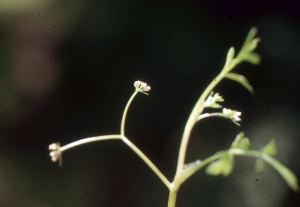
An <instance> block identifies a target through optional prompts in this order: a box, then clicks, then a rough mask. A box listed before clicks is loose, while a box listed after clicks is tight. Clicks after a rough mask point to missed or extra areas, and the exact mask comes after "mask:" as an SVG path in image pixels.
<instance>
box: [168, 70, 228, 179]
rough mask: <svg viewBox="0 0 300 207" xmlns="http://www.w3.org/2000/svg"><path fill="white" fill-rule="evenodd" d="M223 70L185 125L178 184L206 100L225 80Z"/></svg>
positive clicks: (207, 89) (202, 96)
mask: <svg viewBox="0 0 300 207" xmlns="http://www.w3.org/2000/svg"><path fill="white" fill-rule="evenodd" d="M224 71H225V70H224V69H223V70H222V72H221V73H220V74H219V75H218V76H217V77H216V78H215V79H214V80H213V81H212V82H211V83H210V84H209V85H208V86H207V88H206V89H205V91H204V92H203V93H202V95H201V96H200V98H199V100H198V101H197V103H196V105H195V106H194V108H193V111H192V113H191V115H190V116H189V119H188V121H187V123H186V125H185V128H184V132H183V135H182V140H181V144H180V149H179V155H178V161H177V169H176V174H175V178H174V181H175V182H176V179H177V178H178V176H179V174H180V172H181V171H182V170H183V166H184V162H185V156H186V150H187V145H188V142H189V138H190V135H191V131H192V129H193V127H194V125H195V123H196V122H197V118H198V116H199V115H200V114H201V113H202V111H203V109H204V106H203V103H204V101H205V99H206V97H207V96H208V95H209V93H210V92H211V91H212V90H213V89H214V87H215V86H216V85H217V84H218V83H219V82H220V81H221V80H222V79H223V78H224V76H225V75H226V72H224Z"/></svg>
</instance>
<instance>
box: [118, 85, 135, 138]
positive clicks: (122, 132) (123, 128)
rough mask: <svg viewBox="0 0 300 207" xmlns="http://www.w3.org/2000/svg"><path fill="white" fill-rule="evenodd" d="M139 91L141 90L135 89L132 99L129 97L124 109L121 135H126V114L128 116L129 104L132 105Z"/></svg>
mask: <svg viewBox="0 0 300 207" xmlns="http://www.w3.org/2000/svg"><path fill="white" fill-rule="evenodd" d="M138 92H139V91H138V90H135V91H134V93H133V94H132V96H131V97H130V99H129V101H128V102H127V104H126V107H125V109H124V112H123V116H122V121H121V135H122V136H125V121H126V116H127V112H128V109H129V106H130V104H131V102H132V100H133V99H134V97H135V96H136V94H137V93H138Z"/></svg>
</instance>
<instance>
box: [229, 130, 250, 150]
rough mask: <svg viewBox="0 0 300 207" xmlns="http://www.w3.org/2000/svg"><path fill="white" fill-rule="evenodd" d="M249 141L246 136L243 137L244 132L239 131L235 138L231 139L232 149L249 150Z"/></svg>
mask: <svg viewBox="0 0 300 207" xmlns="http://www.w3.org/2000/svg"><path fill="white" fill-rule="evenodd" d="M249 146H250V141H249V139H248V138H247V137H244V133H243V132H240V133H239V134H238V135H237V136H236V138H235V140H234V141H233V143H232V145H231V148H232V149H243V150H249Z"/></svg>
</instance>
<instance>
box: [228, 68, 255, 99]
mask: <svg viewBox="0 0 300 207" xmlns="http://www.w3.org/2000/svg"><path fill="white" fill-rule="evenodd" d="M225 77H226V78H228V79H231V80H234V81H236V82H238V83H240V84H241V85H242V86H244V87H245V88H246V89H248V90H249V91H250V93H251V94H254V90H253V87H252V86H251V85H250V83H249V82H248V80H247V79H246V78H245V77H244V76H242V75H240V74H236V73H227V74H226V75H225Z"/></svg>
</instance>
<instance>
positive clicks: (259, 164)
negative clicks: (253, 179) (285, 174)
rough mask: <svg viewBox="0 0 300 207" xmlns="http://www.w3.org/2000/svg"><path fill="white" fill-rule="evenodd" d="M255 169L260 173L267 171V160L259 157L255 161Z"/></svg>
mask: <svg viewBox="0 0 300 207" xmlns="http://www.w3.org/2000/svg"><path fill="white" fill-rule="evenodd" d="M255 171H256V172H258V173H263V172H264V171H265V162H264V161H263V160H262V159H261V158H259V159H257V160H256V162H255Z"/></svg>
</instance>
